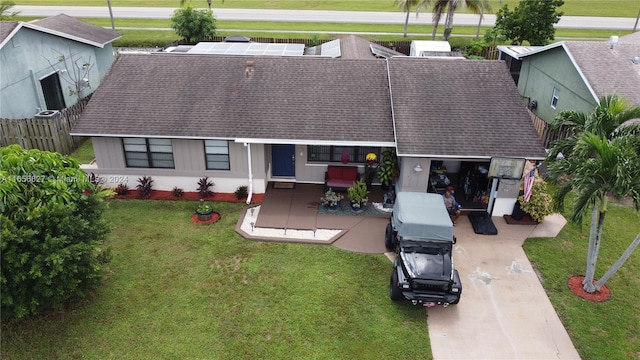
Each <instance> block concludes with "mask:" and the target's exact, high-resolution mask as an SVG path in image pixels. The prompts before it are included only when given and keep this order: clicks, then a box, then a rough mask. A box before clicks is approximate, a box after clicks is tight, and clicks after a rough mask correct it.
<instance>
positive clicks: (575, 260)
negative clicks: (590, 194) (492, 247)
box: [524, 205, 640, 360]
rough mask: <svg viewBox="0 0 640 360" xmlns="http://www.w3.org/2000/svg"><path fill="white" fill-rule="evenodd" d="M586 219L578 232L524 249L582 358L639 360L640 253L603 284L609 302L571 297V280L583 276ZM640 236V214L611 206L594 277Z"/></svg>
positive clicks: (529, 244) (567, 230)
mask: <svg viewBox="0 0 640 360" xmlns="http://www.w3.org/2000/svg"><path fill="white" fill-rule="evenodd" d="M588 220H589V216H587V222H585V224H584V225H583V226H582V228H580V227H578V226H576V225H573V224H571V223H569V224H567V226H565V228H564V229H563V230H562V232H561V233H560V235H559V236H558V237H557V238H555V239H550V238H538V239H529V240H527V241H526V242H525V244H524V249H525V251H526V253H527V256H528V257H529V259H530V260H531V261H532V262H533V263H534V264H535V266H536V267H537V269H538V270H539V271H540V273H541V274H542V277H543V278H544V282H543V286H544V288H545V290H546V291H547V294H548V295H549V298H550V299H551V302H552V303H553V306H554V307H555V309H556V311H557V313H558V315H559V316H560V318H561V319H562V322H563V324H564V325H565V327H566V329H567V331H568V332H569V335H570V336H571V339H572V340H573V343H574V345H575V346H576V348H577V349H578V352H579V353H580V356H581V357H582V358H583V359H594V360H595V359H603V360H604V359H607V360H613V359H620V360H623V359H640V337H639V336H638V333H640V301H638V294H640V276H639V275H638V274H640V252H639V251H638V250H637V249H636V251H635V253H634V254H632V256H631V257H630V258H629V259H628V260H627V262H626V263H625V264H624V265H623V266H622V268H621V269H620V270H619V271H618V272H617V273H616V274H615V275H613V277H612V278H611V279H610V280H609V281H608V282H607V283H606V285H607V286H608V287H609V289H610V290H611V294H612V296H611V299H610V300H609V301H607V302H604V303H595V302H590V301H587V300H583V299H582V298H580V297H578V296H576V295H574V294H573V293H572V292H571V291H570V290H569V288H568V286H567V279H568V278H569V277H570V276H572V275H584V273H585V268H586V257H587V242H588V236H589V223H588ZM638 233H640V215H638V214H637V213H636V212H634V211H633V209H632V208H630V207H622V206H619V205H611V206H610V207H609V211H608V212H607V217H606V220H605V226H604V232H603V241H602V245H601V248H600V256H599V258H598V266H597V271H596V277H599V276H602V275H603V274H604V272H605V271H606V270H607V269H608V268H609V266H610V265H611V264H613V263H614V262H615V261H616V260H617V259H618V257H619V256H620V255H621V254H622V253H623V252H624V250H625V249H626V248H627V246H628V245H629V244H630V243H631V241H633V239H634V238H635V237H636V235H637V234H638Z"/></svg>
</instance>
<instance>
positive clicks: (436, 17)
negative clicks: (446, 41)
mask: <svg viewBox="0 0 640 360" xmlns="http://www.w3.org/2000/svg"><path fill="white" fill-rule="evenodd" d="M441 16H442V14H435V15H434V17H433V32H432V33H431V40H435V39H436V31H438V24H439V23H440V17H441Z"/></svg>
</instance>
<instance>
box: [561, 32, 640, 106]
mask: <svg viewBox="0 0 640 360" xmlns="http://www.w3.org/2000/svg"><path fill="white" fill-rule="evenodd" d="M564 46H565V47H566V48H567V49H568V51H569V53H570V54H571V56H572V57H573V59H574V61H575V62H576V65H578V67H579V68H580V70H581V71H582V73H583V74H584V76H585V78H586V79H587V81H588V82H589V85H591V88H592V89H593V90H594V91H595V93H596V95H597V96H598V97H602V96H605V95H609V94H617V95H619V96H622V97H624V98H626V99H627V100H629V101H630V102H631V103H632V104H633V105H640V64H634V63H633V62H632V61H631V59H632V58H633V57H634V56H639V57H640V43H639V42H635V43H634V42H632V41H629V38H627V39H626V40H625V41H621V42H619V43H618V44H616V45H615V46H614V48H613V49H611V48H610V44H609V42H608V41H599V42H579V41H567V42H565V44H564Z"/></svg>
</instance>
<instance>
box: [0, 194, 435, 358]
mask: <svg viewBox="0 0 640 360" xmlns="http://www.w3.org/2000/svg"><path fill="white" fill-rule="evenodd" d="M195 206H196V203H195V202H188V201H175V202H172V201H137V200H112V201H110V209H109V210H108V213H107V218H108V219H109V220H110V221H111V222H112V223H113V233H112V235H111V236H110V239H109V240H108V245H109V246H110V247H111V249H112V255H113V260H112V262H111V271H110V272H109V274H108V275H107V277H106V279H105V281H104V283H103V284H102V285H101V286H100V287H99V288H98V289H96V291H95V293H93V294H92V296H90V297H88V298H87V299H85V300H83V301H81V302H80V303H77V304H74V305H73V306H71V307H70V308H69V309H68V310H67V311H63V312H55V313H50V314H46V315H42V316H38V317H34V318H29V319H25V320H22V321H6V319H3V322H2V350H1V351H2V353H1V358H2V359H51V358H59V359H73V358H88V359H158V358H172V359H182V358H185V359H194V358H203V359H204V358H206V359H242V358H245V359H298V358H301V359H385V358H387V359H390V358H421V359H425V358H431V349H430V346H429V341H428V332H427V325H426V319H425V314H424V310H423V309H422V308H421V307H413V306H412V305H410V304H409V303H408V302H407V303H403V304H395V303H392V302H391V301H390V300H389V297H388V293H387V292H388V281H389V274H390V272H391V267H392V266H391V263H390V262H389V260H388V259H387V258H386V257H385V256H383V255H365V254H356V253H351V252H346V251H342V250H338V249H336V248H333V247H331V246H323V245H301V244H278V243H266V242H254V241H249V240H245V239H243V238H241V237H240V236H239V235H238V234H236V233H235V231H234V225H235V223H236V221H237V219H238V214H239V211H240V209H241V207H242V204H232V203H216V204H215V208H216V211H218V212H220V213H221V215H222V219H221V220H220V222H218V223H216V224H213V225H210V226H200V225H195V224H193V223H191V221H190V214H191V213H192V212H193V211H194V208H195Z"/></svg>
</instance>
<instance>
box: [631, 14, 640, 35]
mask: <svg viewBox="0 0 640 360" xmlns="http://www.w3.org/2000/svg"><path fill="white" fill-rule="evenodd" d="M638 20H640V10H638V16H637V17H636V23H635V24H633V30H631V32H636V29H637V28H638Z"/></svg>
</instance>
